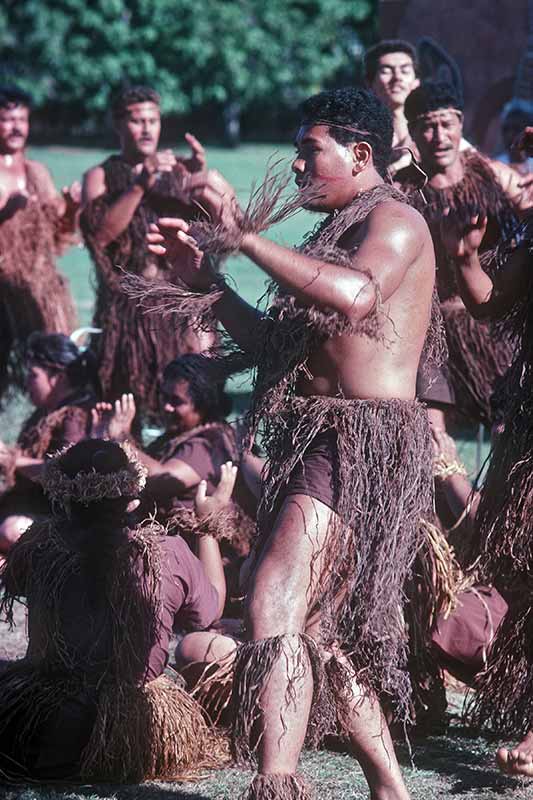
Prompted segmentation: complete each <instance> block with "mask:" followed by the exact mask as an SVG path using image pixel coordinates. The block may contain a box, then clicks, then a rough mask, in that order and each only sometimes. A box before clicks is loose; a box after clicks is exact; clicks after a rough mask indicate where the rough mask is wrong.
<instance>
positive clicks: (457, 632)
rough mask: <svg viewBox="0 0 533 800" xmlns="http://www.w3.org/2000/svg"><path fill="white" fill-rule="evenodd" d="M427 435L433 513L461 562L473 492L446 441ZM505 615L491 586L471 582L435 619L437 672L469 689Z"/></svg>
mask: <svg viewBox="0 0 533 800" xmlns="http://www.w3.org/2000/svg"><path fill="white" fill-rule="evenodd" d="M432 434H433V440H434V446H435V495H436V501H437V512H438V513H439V518H440V519H441V521H442V522H443V528H444V529H445V530H447V532H448V539H449V541H450V542H451V543H452V544H453V545H454V548H455V550H456V553H457V556H458V560H459V563H461V562H462V561H463V558H462V553H464V552H466V549H467V548H469V547H470V546H471V541H472V538H473V536H474V535H475V516H476V511H477V506H478V503H479V493H478V492H476V491H474V490H473V489H472V485H471V483H470V481H469V480H468V477H467V475H466V470H465V468H464V466H463V465H462V464H461V463H460V461H459V459H458V455H457V449H456V446H455V442H454V440H453V439H452V438H451V436H449V435H448V434H447V433H446V432H445V431H444V430H443V429H441V428H438V427H435V426H433V427H432ZM500 588H501V587H500ZM502 591H503V589H502ZM507 610H508V605H507V602H506V600H505V599H504V597H502V595H501V594H500V592H499V591H498V590H497V589H496V588H495V587H494V586H485V585H482V584H477V583H476V584H473V585H471V586H470V587H469V588H465V589H464V590H463V591H461V592H460V593H459V594H458V595H457V597H456V603H455V608H454V610H453V611H452V612H451V613H449V614H443V613H441V614H440V615H439V616H438V618H437V622H436V625H435V630H434V632H433V637H432V642H433V648H434V652H435V654H436V656H437V660H438V663H439V666H440V667H441V669H446V670H447V671H448V672H449V673H450V674H451V675H453V676H454V677H455V678H457V679H458V680H460V681H462V682H463V683H466V684H468V685H470V686H475V681H476V675H477V674H478V673H479V672H481V670H483V669H484V668H485V667H486V664H487V656H488V652H489V649H490V646H491V644H492V642H493V640H494V637H495V636H496V631H497V628H498V626H499V624H500V623H501V621H502V620H503V618H504V616H505V614H506V613H507Z"/></svg>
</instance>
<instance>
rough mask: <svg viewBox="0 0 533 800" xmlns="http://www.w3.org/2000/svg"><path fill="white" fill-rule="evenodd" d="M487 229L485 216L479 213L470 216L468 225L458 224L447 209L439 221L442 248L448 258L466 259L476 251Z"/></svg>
mask: <svg viewBox="0 0 533 800" xmlns="http://www.w3.org/2000/svg"><path fill="white" fill-rule="evenodd" d="M486 231H487V218H486V217H482V216H481V215H480V214H476V216H474V217H472V219H471V220H470V225H467V226H466V227H464V226H463V225H461V224H459V223H458V222H457V220H456V219H454V217H453V215H451V214H450V211H449V209H446V211H445V212H444V215H443V218H442V220H441V223H440V235H441V240H442V243H443V245H444V249H445V250H446V252H447V254H448V255H449V256H450V258H453V259H461V260H468V259H469V258H471V257H472V256H473V255H474V254H476V253H477V251H478V250H479V248H480V246H481V242H482V241H483V237H484V236H485V233H486Z"/></svg>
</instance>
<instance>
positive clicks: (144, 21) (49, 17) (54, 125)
mask: <svg viewBox="0 0 533 800" xmlns="http://www.w3.org/2000/svg"><path fill="white" fill-rule="evenodd" d="M375 18H376V14H375V3H374V0H224V2H221V0H7V2H5V0H4V3H3V4H2V8H1V9H0V44H1V48H2V50H1V52H2V56H1V72H2V75H1V79H2V81H3V82H17V83H19V84H20V85H22V86H23V87H24V88H26V89H28V90H29V91H30V92H31V93H32V94H33V96H34V98H35V103H36V108H37V114H36V118H35V120H36V123H37V126H38V127H39V128H40V129H41V130H44V129H47V130H48V132H49V133H51V134H53V133H54V130H55V131H56V132H57V131H59V130H65V129H66V130H69V131H70V132H72V133H77V134H78V135H80V134H89V135H94V134H96V133H98V132H101V131H102V130H103V122H104V120H105V112H106V107H107V103H108V98H109V92H110V91H111V90H112V89H114V88H116V87H117V86H119V85H120V84H121V83H123V82H130V83H148V84H152V85H154V86H155V87H157V88H158V89H159V91H160V92H161V95H162V97H163V107H164V111H165V112H166V113H167V114H173V115H179V117H180V118H181V121H183V118H184V117H185V118H189V119H191V117H192V120H193V121H194V123H195V124H196V126H197V127H198V126H199V127H200V128H205V129H206V132H207V133H211V134H212V135H215V136H216V135H217V134H218V135H220V134H221V133H222V132H223V131H224V129H225V132H226V135H227V137H228V138H229V139H230V140H231V138H232V135H233V136H237V135H238V134H239V129H240V128H241V126H242V130H243V131H244V133H245V135H247V136H253V137H257V136H260V137H268V136H275V135H276V134H279V135H281V134H282V133H284V129H285V127H286V124H287V115H288V113H289V112H290V111H291V110H292V109H294V106H295V105H297V103H298V102H299V101H300V100H302V99H303V98H304V97H306V96H307V95H309V94H311V93H312V92H314V91H317V90H319V89H320V88H323V87H324V86H329V85H332V84H337V85H342V84H345V83H347V82H350V83H352V82H354V81H355V80H356V79H357V72H358V62H359V56H360V52H361V47H362V46H364V45H365V44H366V43H368V42H369V41H370V40H372V38H373V37H374V35H375V29H374V26H375ZM266 120H268V124H267V125H266V124H265V121H266Z"/></svg>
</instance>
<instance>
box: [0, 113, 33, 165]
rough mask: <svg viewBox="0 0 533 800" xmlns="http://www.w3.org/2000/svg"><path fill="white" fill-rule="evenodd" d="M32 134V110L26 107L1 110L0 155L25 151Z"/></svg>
mask: <svg viewBox="0 0 533 800" xmlns="http://www.w3.org/2000/svg"><path fill="white" fill-rule="evenodd" d="M29 132H30V110H29V108H27V107H26V106H12V107H10V108H0V153H3V154H6V155H10V154H14V153H16V152H18V151H20V150H24V147H25V146H26V140H27V138H28V134H29Z"/></svg>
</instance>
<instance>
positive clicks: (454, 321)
mask: <svg viewBox="0 0 533 800" xmlns="http://www.w3.org/2000/svg"><path fill="white" fill-rule="evenodd" d="M405 115H406V117H407V120H408V123H409V131H410V134H411V136H412V137H413V140H414V142H415V144H416V147H417V149H418V152H419V154H420V165H421V167H422V169H423V170H424V172H425V173H426V174H427V177H428V181H427V184H426V186H424V188H423V192H420V191H418V189H419V188H420V172H419V170H416V171H415V170H413V168H412V167H406V168H404V169H402V170H400V171H399V172H398V173H397V174H396V177H395V179H396V181H397V183H398V184H399V185H400V186H401V187H402V188H403V189H404V190H406V191H408V192H410V193H411V195H412V201H413V204H414V206H415V207H416V208H418V210H419V211H420V212H421V213H422V214H423V216H424V217H425V218H426V221H427V222H428V224H429V227H430V230H431V233H432V236H433V242H434V245H435V252H436V256H437V289H438V293H439V299H440V303H441V309H442V313H443V317H444V324H445V328H446V338H447V342H448V350H449V363H448V366H449V378H450V382H451V386H452V388H453V391H454V394H455V402H456V409H457V411H458V412H459V413H460V414H461V415H462V416H463V418H466V419H467V420H470V421H472V422H475V423H482V424H484V425H486V426H489V427H490V426H491V425H492V424H493V423H494V422H495V421H497V411H496V412H495V409H494V403H493V402H491V397H492V395H493V392H494V390H495V389H496V388H497V386H498V383H499V381H500V380H501V378H502V376H503V375H504V374H505V372H506V371H507V369H508V368H509V366H510V363H511V359H512V355H513V346H512V342H510V341H509V339H507V338H505V337H503V336H500V335H493V333H492V331H491V327H490V325H489V324H484V323H480V322H478V321H477V320H475V319H474V318H473V317H472V316H471V314H470V313H469V312H468V310H467V309H466V308H465V304H464V302H463V300H462V280H461V276H460V272H458V270H459V269H460V266H461V256H457V239H458V238H459V239H460V238H461V236H466V235H469V234H471V233H472V232H474V231H476V230H477V232H478V235H479V240H480V252H485V251H487V250H490V249H492V248H493V247H494V246H495V245H496V244H497V243H498V241H499V240H500V239H501V238H502V237H508V236H509V235H510V234H511V233H512V231H513V230H514V229H515V228H516V226H517V224H518V219H519V216H520V215H521V214H522V213H523V212H525V210H527V208H528V207H530V205H531V198H530V195H529V194H528V193H527V192H525V191H523V190H522V188H521V187H520V177H519V176H518V175H517V174H516V173H515V172H514V171H513V170H512V169H511V168H510V167H508V166H506V165H505V164H500V163H498V162H494V161H490V160H489V159H487V158H485V157H484V156H482V155H481V154H480V153H478V152H477V151H475V150H469V151H465V152H461V148H460V144H461V138H462V131H463V105H462V99H461V98H460V97H459V96H458V94H457V91H456V90H455V89H454V87H453V86H452V85H451V84H448V83H445V82H434V81H427V82H425V83H423V84H422V85H421V86H419V87H418V88H416V89H415V90H414V91H413V92H411V94H410V95H409V97H408V98H407V100H406V102H405ZM458 231H459V233H458Z"/></svg>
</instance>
